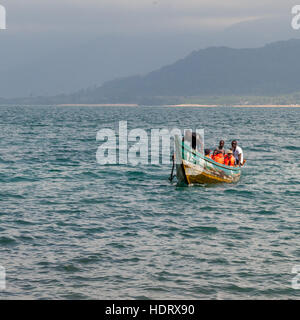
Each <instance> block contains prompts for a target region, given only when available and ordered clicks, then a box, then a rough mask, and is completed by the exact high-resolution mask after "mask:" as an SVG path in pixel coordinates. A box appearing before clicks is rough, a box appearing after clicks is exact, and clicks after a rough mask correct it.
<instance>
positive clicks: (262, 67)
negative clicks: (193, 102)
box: [19, 39, 300, 104]
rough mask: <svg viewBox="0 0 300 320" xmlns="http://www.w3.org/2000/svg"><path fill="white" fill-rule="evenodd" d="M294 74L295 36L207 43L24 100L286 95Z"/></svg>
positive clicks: (299, 85) (299, 57)
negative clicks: (147, 67) (159, 63)
mask: <svg viewBox="0 0 300 320" xmlns="http://www.w3.org/2000/svg"><path fill="white" fill-rule="evenodd" d="M299 74H300V40H295V39H293V40H289V41H280V42H275V43H271V44H268V45H265V46H264V47H261V48H249V49H232V48H228V47H210V48H207V49H202V50H199V51H194V52H192V53H191V54H189V55H188V56H187V57H185V58H184V59H181V60H178V61H177V62H175V63H173V64H171V65H168V66H165V67H162V68H160V69H158V70H155V71H153V72H150V73H148V74H146V75H136V76H131V77H126V78H122V79H116V80H113V81H109V82H106V83H104V84H103V85H102V86H100V87H94V88H90V89H87V90H81V91H78V92H76V93H74V94H71V95H60V96H55V97H49V98H43V97H40V98H28V99H27V100H26V101H25V102H26V103H31V102H32V103H34V102H35V103H139V104H156V103H157V104H160V103H173V102H178V101H183V98H184V99H187V98H192V97H197V98H199V99H201V98H205V97H210V96H222V97H226V96H250V97H251V96H278V95H288V94H292V93H295V92H300V77H299ZM19 101H21V100H19Z"/></svg>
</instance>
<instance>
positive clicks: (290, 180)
mask: <svg viewBox="0 0 300 320" xmlns="http://www.w3.org/2000/svg"><path fill="white" fill-rule="evenodd" d="M299 119H300V109H297V108H277V109H276V108H230V107H228V108H170V107H169V108H168V107H128V108H126V107H122V108H118V107H112V108H109V107H53V106H48V107H46V106H43V107H25V106H24V107H22V106H18V107H6V106H2V107H0V206H1V207H0V266H3V267H4V268H5V270H6V289H5V290H0V298H1V299H298V298H299V297H300V290H296V289H293V288H292V279H293V278H295V276H296V275H295V274H293V273H292V268H293V267H294V266H295V265H300V245H299V238H300V202H299V196H300V142H299V133H300V131H299ZM121 120H123V121H124V120H126V121H128V127H129V129H133V128H142V129H147V130H150V129H151V128H170V129H171V128H173V127H177V128H204V130H205V143H206V146H207V147H211V148H213V147H214V146H216V144H217V143H218V141H219V140H220V139H221V138H222V139H224V140H225V142H226V146H227V147H228V146H229V144H230V141H231V140H232V139H234V138H236V139H238V141H239V145H240V146H241V147H242V148H243V150H244V153H245V157H246V159H247V165H246V167H245V168H244V171H243V174H242V178H241V180H240V182H239V183H237V184H235V185H219V186H214V187H210V186H193V187H177V186H176V183H170V182H169V181H168V177H169V175H170V170H171V165H166V164H161V165H151V164H148V165H146V164H144V165H141V164H139V165H137V166H134V165H131V164H128V165H106V166H102V165H99V164H97V161H96V152H97V149H98V147H99V145H101V143H100V142H99V141H96V134H97V131H98V130H100V129H102V128H113V129H116V128H117V127H118V122H119V121H121Z"/></svg>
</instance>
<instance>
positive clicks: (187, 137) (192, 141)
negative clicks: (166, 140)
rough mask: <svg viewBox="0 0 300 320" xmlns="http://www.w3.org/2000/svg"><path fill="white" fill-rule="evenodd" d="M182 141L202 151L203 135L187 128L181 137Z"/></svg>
mask: <svg viewBox="0 0 300 320" xmlns="http://www.w3.org/2000/svg"><path fill="white" fill-rule="evenodd" d="M182 142H186V143H187V144H188V145H190V146H191V147H192V149H194V150H197V151H199V152H201V153H203V137H201V135H200V134H199V133H196V132H192V131H190V130H187V131H186V132H185V134H184V136H183V138H182Z"/></svg>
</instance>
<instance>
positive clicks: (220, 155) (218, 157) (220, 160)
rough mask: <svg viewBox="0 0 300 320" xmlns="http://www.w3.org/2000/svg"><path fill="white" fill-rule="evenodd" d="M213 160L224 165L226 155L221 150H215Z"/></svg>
mask: <svg viewBox="0 0 300 320" xmlns="http://www.w3.org/2000/svg"><path fill="white" fill-rule="evenodd" d="M212 159H213V160H214V161H216V162H218V163H221V164H224V154H223V152H222V151H220V150H215V151H214V154H213V157H212Z"/></svg>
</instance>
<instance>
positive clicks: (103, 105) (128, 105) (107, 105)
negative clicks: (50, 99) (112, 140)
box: [57, 103, 139, 107]
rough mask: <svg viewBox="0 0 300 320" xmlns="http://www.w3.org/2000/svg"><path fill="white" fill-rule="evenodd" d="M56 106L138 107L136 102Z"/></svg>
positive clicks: (59, 105)
mask: <svg viewBox="0 0 300 320" xmlns="http://www.w3.org/2000/svg"><path fill="white" fill-rule="evenodd" d="M57 106H58V107H138V106H139V105H138V104H121V103H120V104H113V103H111V104H108V103H107V104H101V103H99V104H98V103H97V104H58V105H57Z"/></svg>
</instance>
